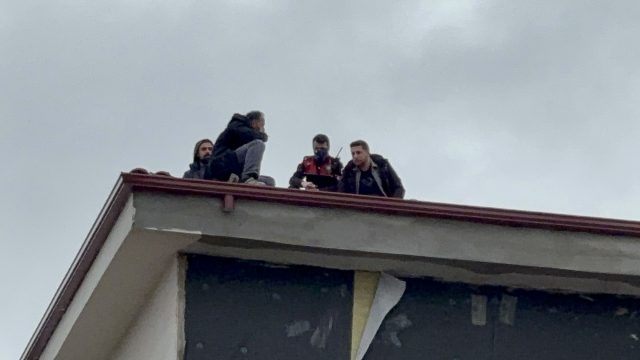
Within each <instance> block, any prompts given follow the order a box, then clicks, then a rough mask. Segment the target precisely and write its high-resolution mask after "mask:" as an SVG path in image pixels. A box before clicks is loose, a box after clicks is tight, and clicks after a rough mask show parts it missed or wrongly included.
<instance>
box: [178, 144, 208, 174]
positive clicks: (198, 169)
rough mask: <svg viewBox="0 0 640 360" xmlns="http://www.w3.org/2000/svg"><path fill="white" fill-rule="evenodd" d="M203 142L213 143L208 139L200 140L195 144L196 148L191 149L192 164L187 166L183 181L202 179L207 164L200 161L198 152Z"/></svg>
mask: <svg viewBox="0 0 640 360" xmlns="http://www.w3.org/2000/svg"><path fill="white" fill-rule="evenodd" d="M205 142H208V143H212V144H213V141H211V140H209V139H202V140H200V141H198V142H197V143H196V146H195V148H194V149H193V162H192V163H191V164H189V170H187V171H186V172H185V173H184V175H182V178H183V179H204V173H205V168H206V166H207V163H203V162H202V161H200V156H198V152H199V150H200V145H202V143H205Z"/></svg>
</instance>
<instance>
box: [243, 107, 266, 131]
mask: <svg viewBox="0 0 640 360" xmlns="http://www.w3.org/2000/svg"><path fill="white" fill-rule="evenodd" d="M245 116H246V117H247V119H249V124H251V127H252V128H254V129H256V130H260V129H262V128H264V114H263V113H262V112H261V111H257V110H255V111H250V112H248V113H247V115H245Z"/></svg>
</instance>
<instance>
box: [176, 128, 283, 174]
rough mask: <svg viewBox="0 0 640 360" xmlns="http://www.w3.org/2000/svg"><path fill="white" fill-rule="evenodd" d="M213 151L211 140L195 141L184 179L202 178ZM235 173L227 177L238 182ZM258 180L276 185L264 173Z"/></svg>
mask: <svg viewBox="0 0 640 360" xmlns="http://www.w3.org/2000/svg"><path fill="white" fill-rule="evenodd" d="M212 153H213V141H211V140H209V139H202V140H200V141H198V142H197V143H196V146H195V148H194V149H193V162H192V163H191V164H189V170H187V171H186V172H185V173H184V175H183V176H182V178H184V179H204V176H205V171H206V168H207V166H208V164H209V161H210V159H211V154H212ZM238 180H239V178H238V176H237V175H235V174H232V175H231V178H230V179H229V181H230V182H238ZM258 181H261V182H263V183H265V184H267V186H276V181H275V180H274V179H273V178H272V177H270V176H265V175H260V177H258Z"/></svg>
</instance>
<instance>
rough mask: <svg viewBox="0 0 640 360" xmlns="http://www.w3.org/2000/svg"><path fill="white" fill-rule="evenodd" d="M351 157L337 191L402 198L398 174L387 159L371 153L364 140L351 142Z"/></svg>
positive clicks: (401, 187) (402, 190)
mask: <svg viewBox="0 0 640 360" xmlns="http://www.w3.org/2000/svg"><path fill="white" fill-rule="evenodd" d="M351 158H352V160H351V161H349V163H348V164H347V166H346V167H345V168H344V172H343V174H342V179H340V182H339V184H338V191H340V192H343V193H350V194H360V195H372V196H385V197H394V198H399V199H402V198H404V187H403V186H402V181H401V180H400V177H398V174H396V172H395V170H393V168H392V167H391V164H390V163H389V161H388V160H387V159H385V158H383V157H382V156H380V155H375V154H371V153H370V152H369V145H368V144H367V143H366V142H365V141H363V140H357V141H354V142H352V143H351Z"/></svg>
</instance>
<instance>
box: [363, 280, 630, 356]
mask: <svg viewBox="0 0 640 360" xmlns="http://www.w3.org/2000/svg"><path fill="white" fill-rule="evenodd" d="M403 280H405V281H406V284H407V285H406V290H405V293H404V295H403V297H402V299H401V300H400V302H399V303H398V304H397V305H396V306H395V307H394V308H393V309H392V310H391V311H390V312H389V314H388V315H387V316H386V318H385V320H384V322H383V323H382V325H381V326H380V328H379V330H378V332H377V333H376V336H375V338H374V340H373V342H372V343H371V345H370V347H369V350H368V351H367V353H366V355H365V356H364V360H387V359H395V360H409V359H412V360H413V359H416V360H417V359H438V360H439V359H442V360H455V359H457V360H466V359H470V360H471V359H473V360H482V359H486V360H511V359H521V360H567V359H580V360H605V359H606V360H608V359H617V360H637V359H640V341H639V340H640V319H639V315H640V300H639V299H637V298H633V297H628V296H615V295H589V296H586V295H579V294H560V293H548V292H543V291H528V290H512V291H508V289H505V288H500V287H473V286H469V285H466V284H460V283H443V282H438V281H435V280H428V279H403Z"/></svg>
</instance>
